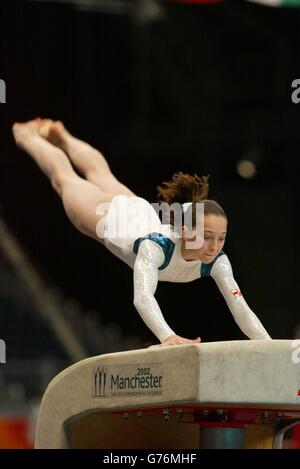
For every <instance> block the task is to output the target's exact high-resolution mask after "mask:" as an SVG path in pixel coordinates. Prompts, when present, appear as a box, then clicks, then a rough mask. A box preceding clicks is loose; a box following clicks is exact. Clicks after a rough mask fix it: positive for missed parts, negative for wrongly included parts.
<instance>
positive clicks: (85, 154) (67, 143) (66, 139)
mask: <svg viewBox="0 0 300 469" xmlns="http://www.w3.org/2000/svg"><path fill="white" fill-rule="evenodd" d="M40 134H41V135H42V136H43V137H44V138H46V139H47V140H48V141H49V142H50V143H52V144H53V145H56V146H57V147H59V148H60V149H61V150H63V151H64V152H65V153H66V154H67V155H68V157H69V159H70V161H71V162H72V163H73V164H74V166H75V167H76V168H77V169H78V170H79V172H80V173H81V174H82V175H83V177H84V178H85V179H87V180H88V181H90V182H92V183H93V184H95V185H96V186H98V187H99V188H100V189H101V190H102V191H104V192H108V193H114V194H125V195H135V194H134V193H133V192H132V191H131V190H130V189H128V187H126V186H125V185H124V184H122V183H121V182H120V181H118V180H117V178H116V177H115V176H114V175H113V173H112V172H111V169H110V167H109V165H108V163H107V161H106V159H105V158H104V156H103V155H102V153H100V151H98V150H96V149H95V148H93V147H92V146H91V145H89V144H88V143H86V142H84V141H82V140H80V139H78V138H76V137H74V136H73V135H72V134H70V133H69V132H68V131H67V130H66V129H65V127H64V125H63V123H62V122H61V121H53V120H51V119H42V120H41V124H40Z"/></svg>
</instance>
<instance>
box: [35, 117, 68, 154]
mask: <svg viewBox="0 0 300 469" xmlns="http://www.w3.org/2000/svg"><path fill="white" fill-rule="evenodd" d="M39 133H40V135H41V136H42V137H44V138H45V139H46V140H48V142H50V143H52V145H55V146H57V147H59V148H61V149H62V150H64V149H65V144H66V140H67V138H68V137H69V136H70V134H69V132H68V131H67V130H66V128H65V127H64V124H63V123H62V122H61V121H54V120H52V119H42V120H41V123H40V127H39Z"/></svg>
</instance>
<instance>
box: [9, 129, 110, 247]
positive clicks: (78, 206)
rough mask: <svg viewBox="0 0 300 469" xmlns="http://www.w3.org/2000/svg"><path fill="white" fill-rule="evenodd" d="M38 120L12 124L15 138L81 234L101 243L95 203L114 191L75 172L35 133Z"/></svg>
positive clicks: (37, 131)
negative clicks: (105, 190) (37, 167)
mask: <svg viewBox="0 0 300 469" xmlns="http://www.w3.org/2000/svg"><path fill="white" fill-rule="evenodd" d="M38 125H39V124H38V121H37V120H33V121H29V122H26V123H22V124H20V123H15V124H14V126H13V134H14V138H15V141H16V143H17V145H18V146H20V147H21V148H22V149H23V150H24V151H26V152H27V153H28V154H29V155H30V156H31V157H32V159H33V160H34V161H35V162H36V163H37V165H38V166H39V167H40V169H41V170H42V172H43V173H44V174H45V175H46V176H47V177H48V179H49V180H50V182H51V184H52V187H53V188H54V190H55V191H56V192H57V194H58V195H59V197H60V198H61V200H62V202H63V206H64V209H65V212H66V214H67V216H68V218H69V219H70V221H71V222H72V223H73V225H74V226H75V227H76V228H77V229H78V230H79V231H80V232H82V233H83V234H85V235H87V236H90V237H91V238H94V239H96V240H97V241H100V242H101V243H103V240H102V239H100V238H99V236H98V235H97V232H96V227H97V225H98V223H99V222H100V220H101V218H103V215H105V211H104V212H102V215H101V214H100V213H99V214H97V213H96V209H97V207H98V206H99V204H101V203H102V204H107V206H108V204H109V202H110V201H111V199H112V197H113V196H114V194H111V193H106V192H104V191H102V190H100V189H99V187H97V186H95V185H94V184H92V183H91V182H89V181H86V180H85V179H82V178H81V177H80V176H78V174H76V173H75V171H74V169H73V167H72V165H71V163H70V161H69V159H68V158H67V156H66V155H65V153H64V152H63V151H62V150H60V149H59V148H57V147H56V146H54V145H52V144H51V143H49V142H47V141H46V140H45V139H44V138H43V137H41V136H40V135H39V129H38Z"/></svg>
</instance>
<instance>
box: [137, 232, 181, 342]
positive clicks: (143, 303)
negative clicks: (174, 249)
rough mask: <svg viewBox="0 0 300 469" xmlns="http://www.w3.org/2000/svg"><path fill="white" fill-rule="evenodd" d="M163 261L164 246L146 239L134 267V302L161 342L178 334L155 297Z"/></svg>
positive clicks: (141, 245)
mask: <svg viewBox="0 0 300 469" xmlns="http://www.w3.org/2000/svg"><path fill="white" fill-rule="evenodd" d="M163 262H164V253H163V251H162V248H161V247H160V246H158V245H157V244H155V243H154V242H153V241H150V240H144V241H143V242H142V243H141V244H140V247H139V250H138V254H137V257H136V260H135V264H134V269H133V279H134V300H133V304H134V306H135V307H136V309H137V311H138V313H139V314H140V316H141V318H142V319H143V321H144V322H145V323H146V324H147V326H148V327H149V329H150V330H151V331H152V332H153V334H154V335H156V337H157V338H158V339H159V340H160V341H161V342H163V341H164V340H165V339H167V337H169V336H172V335H176V334H175V332H174V331H172V329H171V328H170V327H169V326H168V324H167V323H166V321H165V319H164V317H163V315H162V313H161V310H160V307H159V305H158V303H157V301H156V299H155V297H154V293H155V291H156V287H157V282H158V268H159V267H160V266H161V265H162V264H163Z"/></svg>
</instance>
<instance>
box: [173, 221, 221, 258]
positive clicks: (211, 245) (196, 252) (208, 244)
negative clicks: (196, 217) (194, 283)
mask: <svg viewBox="0 0 300 469" xmlns="http://www.w3.org/2000/svg"><path fill="white" fill-rule="evenodd" d="M226 233H227V220H226V218H224V217H223V216H222V215H212V214H210V215H205V217H204V240H203V245H202V246H201V248H198V249H187V246H186V242H187V241H188V240H191V239H195V236H194V237H193V238H190V237H188V230H187V229H186V227H185V226H184V227H183V230H182V238H183V249H182V251H183V256H184V258H185V259H186V260H195V259H198V260H200V261H201V262H204V263H205V264H209V263H210V262H212V261H213V260H214V258H215V257H216V256H217V255H218V254H219V252H220V251H222V249H223V247H224V243H225V238H226Z"/></svg>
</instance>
